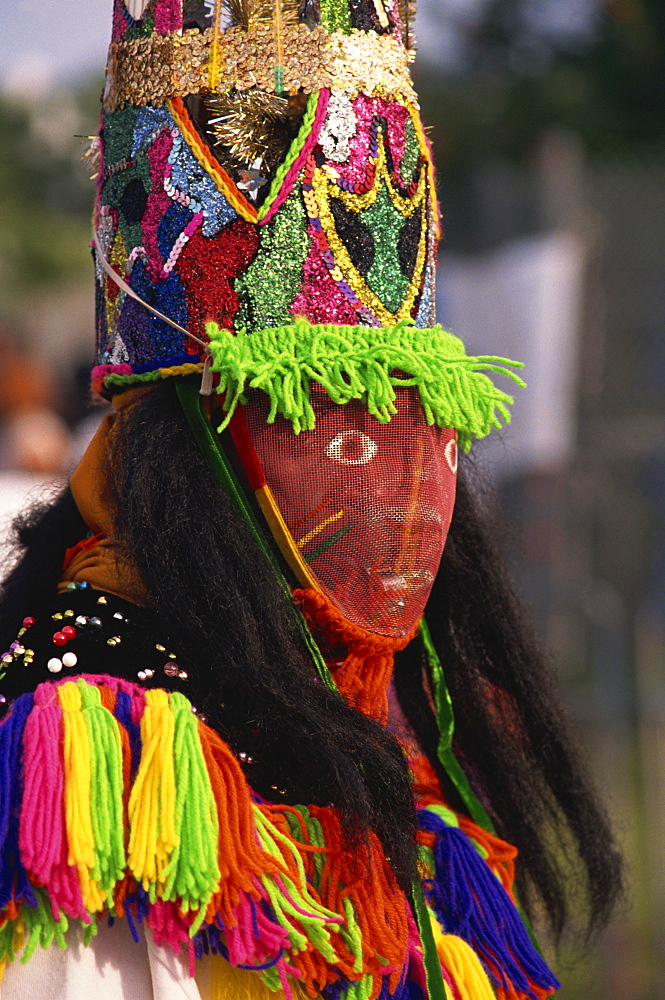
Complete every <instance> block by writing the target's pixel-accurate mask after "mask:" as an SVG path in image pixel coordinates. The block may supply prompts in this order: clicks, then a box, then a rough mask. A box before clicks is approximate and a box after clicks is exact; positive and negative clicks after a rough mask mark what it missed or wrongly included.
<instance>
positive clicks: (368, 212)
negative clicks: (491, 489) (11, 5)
mask: <svg viewBox="0 0 665 1000" xmlns="http://www.w3.org/2000/svg"><path fill="white" fill-rule="evenodd" d="M412 20H413V10H412V9H411V6H410V3H409V0H301V2H297V0H274V2H272V0H223V2H222V0H185V2H182V0H147V2H146V0H115V6H114V19H113V40H112V44H111V49H110V53H109V61H108V74H107V82H106V88H105V93H104V112H103V121H102V130H101V139H100V142H99V152H100V158H101V162H100V172H99V190H98V199H97V206H96V212H95V259H96V271H97V285H98V293H97V338H98V344H97V348H98V349H97V365H96V368H95V371H94V384H95V388H97V389H98V390H99V391H102V392H107V393H108V392H113V391H118V390H119V389H122V388H124V387H126V386H129V385H135V384H141V383H145V382H152V381H155V380H158V379H160V378H163V377H165V376H169V375H179V374H187V373H189V372H192V371H195V370H197V369H200V368H201V366H202V361H203V357H204V354H205V353H207V352H208V351H212V353H213V354H214V359H215V364H214V366H215V368H216V369H217V371H218V373H219V375H218V378H219V383H220V388H221V389H222V391H224V393H225V407H226V409H227V410H231V409H232V408H233V406H235V404H236V402H237V401H238V399H240V398H242V393H243V391H244V389H245V387H246V384H247V385H253V386H259V387H260V388H263V389H264V390H265V391H266V392H268V394H269V395H270V406H271V408H272V412H273V414H274V413H277V412H279V413H281V414H282V415H283V416H285V417H287V419H290V420H291V422H292V424H293V427H294V429H295V430H296V431H298V430H299V429H300V428H301V427H302V428H306V427H308V426H310V424H309V423H308V420H309V417H310V416H311V414H312V413H313V411H312V409H311V407H310V406H309V404H308V392H309V388H308V387H309V383H310V381H311V380H312V379H315V380H317V381H318V382H319V383H320V384H321V385H323V386H324V387H327V388H328V391H329V394H330V396H331V398H332V399H333V400H334V401H336V402H339V403H344V402H346V401H348V400H349V399H351V398H358V399H360V398H364V399H365V400H366V401H367V402H368V406H369V410H370V412H373V413H374V414H375V415H376V416H379V419H383V420H388V419H390V414H391V412H392V410H394V406H393V401H394V391H393V385H394V384H395V383H396V381H398V382H399V383H400V384H401V383H402V382H403V381H404V379H407V382H408V384H411V385H417V386H418V388H419V390H420V396H421V400H422V402H423V405H424V407H425V411H426V415H427V419H428V422H430V423H431V422H434V423H437V424H438V425H439V426H448V427H451V428H455V429H457V430H458V431H459V433H460V441H461V443H462V444H466V443H468V440H469V437H470V435H480V434H484V433H487V431H488V430H489V429H490V427H491V426H492V425H494V424H496V423H497V421H498V417H505V416H506V405H505V404H506V403H507V402H509V401H510V400H509V397H508V396H506V394H505V393H503V392H501V391H499V390H498V389H496V388H495V387H494V386H493V385H492V383H491V382H490V381H489V379H488V378H487V377H486V376H485V375H483V374H481V372H480V369H484V368H488V367H491V368H494V369H495V370H496V368H497V364H496V362H498V360H499V359H488V358H480V359H478V358H468V357H467V356H466V355H465V353H464V349H463V347H462V345H461V344H460V342H459V341H457V340H456V339H455V338H454V337H452V336H451V335H450V334H447V333H446V332H445V331H443V330H441V328H440V327H437V326H435V325H434V324H435V319H434V265H435V253H436V244H437V238H438V234H439V231H438V219H437V208H436V198H435V195H434V185H433V171H432V163H431V159H430V154H429V150H428V146H427V142H426V139H425V135H424V132H423V127H422V124H421V122H420V117H419V114H418V108H417V103H416V98H415V94H414V91H413V88H412V84H411V81H410V78H409V73H408V63H409V59H410V55H411V48H412V32H411V23H412ZM211 341H212V342H211ZM499 370H501V366H499ZM285 373H287V374H286V375H285ZM285 379H286V381H285ZM292 384H293V386H295V390H294V391H292V388H291V386H292ZM294 392H295V394H294ZM372 407H374V409H372Z"/></svg>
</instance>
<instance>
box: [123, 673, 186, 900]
mask: <svg viewBox="0 0 665 1000" xmlns="http://www.w3.org/2000/svg"><path fill="white" fill-rule="evenodd" d="M174 733H175V720H174V717H173V713H172V712H171V709H170V707H169V697H168V694H167V692H166V691H160V690H154V691H146V693H145V711H144V713H143V718H142V720H141V740H142V744H143V748H142V752H141V761H140V764H139V769H138V773H137V775H136V781H135V782H134V787H133V788H132V792H131V795H130V797H129V830H130V832H129V849H128V861H129V868H130V870H131V872H132V874H133V875H134V877H135V878H136V880H137V881H138V882H141V883H142V885H143V888H144V889H146V890H151V895H155V888H154V887H155V885H156V884H157V883H160V885H161V884H163V882H164V877H163V876H162V872H163V871H164V868H165V867H166V865H167V864H168V860H169V856H170V854H171V852H172V851H173V848H174V847H175V846H176V844H177V843H178V835H177V833H176V828H175V803H176V785H175V768H174V764H173V738H174ZM157 894H159V893H158V892H157Z"/></svg>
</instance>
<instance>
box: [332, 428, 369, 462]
mask: <svg viewBox="0 0 665 1000" xmlns="http://www.w3.org/2000/svg"><path fill="white" fill-rule="evenodd" d="M378 450H379V446H378V445H377V443H376V441H372V439H371V437H368V436H367V434H363V432H362V431H359V430H348V431H340V433H339V434H336V435H335V437H334V438H333V439H332V441H330V442H329V443H328V445H327V446H326V457H327V458H330V459H332V461H333V462H339V463H340V465H367V463H368V462H371V461H372V459H373V458H374V457H375V455H376V453H377V451H378Z"/></svg>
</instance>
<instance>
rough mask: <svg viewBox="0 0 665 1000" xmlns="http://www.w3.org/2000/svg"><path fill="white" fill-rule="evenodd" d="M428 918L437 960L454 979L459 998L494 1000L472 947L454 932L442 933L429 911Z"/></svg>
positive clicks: (466, 999)
mask: <svg viewBox="0 0 665 1000" xmlns="http://www.w3.org/2000/svg"><path fill="white" fill-rule="evenodd" d="M430 919H431V922H432V933H433V935H434V943H435V944H436V951H437V954H438V956H439V961H440V962H441V965H442V966H443V967H444V969H445V970H446V972H448V973H449V975H450V978H451V979H452V980H453V981H454V983H455V986H456V988H457V990H458V993H459V996H460V1000H496V998H495V995H494V990H493V989H492V986H491V984H490V981H489V979H488V978H487V975H486V973H485V970H484V969H483V967H482V965H481V964H480V959H479V958H478V956H477V955H476V953H475V951H474V950H473V948H471V947H470V946H469V945H468V944H467V943H466V941H463V940H462V938H461V937H457V935H455V934H444V933H443V931H442V930H441V927H440V926H439V924H438V922H437V920H436V919H435V917H434V916H433V915H432V913H431V912H430Z"/></svg>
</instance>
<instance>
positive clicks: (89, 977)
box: [0, 920, 210, 1000]
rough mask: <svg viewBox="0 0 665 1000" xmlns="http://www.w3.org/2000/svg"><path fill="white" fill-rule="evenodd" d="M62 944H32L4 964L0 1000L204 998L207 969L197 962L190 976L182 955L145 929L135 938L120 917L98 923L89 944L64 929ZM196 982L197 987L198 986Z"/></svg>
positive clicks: (75, 931) (161, 999)
mask: <svg viewBox="0 0 665 1000" xmlns="http://www.w3.org/2000/svg"><path fill="white" fill-rule="evenodd" d="M66 939H67V948H66V950H64V951H62V950H60V948H58V947H57V945H53V947H51V948H49V949H47V950H45V949H43V948H39V947H38V948H37V949H36V950H35V953H34V955H33V956H32V958H31V959H30V961H29V962H27V963H26V964H25V965H23V964H21V962H20V961H16V962H13V963H11V964H8V965H7V968H6V971H5V975H4V978H3V979H2V982H0V1000H204V998H205V997H206V996H207V995H209V983H210V970H209V968H208V964H209V963H208V962H207V961H206V960H205V959H204V960H203V961H202V962H197V972H196V979H192V978H191V977H190V975H189V971H188V961H187V957H186V956H185V955H176V954H175V952H173V951H172V950H171V949H170V948H158V947H157V945H155V943H154V941H153V940H152V935H151V934H150V931H147V932H146V933H145V935H142V938H141V941H140V943H139V944H137V943H136V942H135V941H134V940H133V939H132V936H131V934H130V931H129V927H128V925H127V923H126V921H124V920H117V921H116V922H115V924H114V925H113V927H108V926H106V924H103V925H102V926H100V928H99V932H98V934H97V935H96V937H94V938H93V940H92V942H91V944H90V945H89V947H87V948H86V947H85V945H84V944H83V943H82V940H81V931H80V929H78V928H73V929H72V930H70V931H68V932H67V934H66ZM199 986H201V990H200V989H199Z"/></svg>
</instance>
